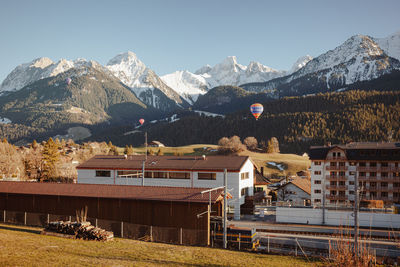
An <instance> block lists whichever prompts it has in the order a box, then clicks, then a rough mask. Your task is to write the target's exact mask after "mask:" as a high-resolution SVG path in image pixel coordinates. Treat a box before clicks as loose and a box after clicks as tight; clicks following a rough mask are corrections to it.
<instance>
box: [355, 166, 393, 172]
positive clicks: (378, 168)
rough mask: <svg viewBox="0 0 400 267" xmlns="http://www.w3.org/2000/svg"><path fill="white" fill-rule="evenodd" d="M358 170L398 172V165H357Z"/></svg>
mask: <svg viewBox="0 0 400 267" xmlns="http://www.w3.org/2000/svg"><path fill="white" fill-rule="evenodd" d="M357 171H360V172H400V167H378V166H375V167H371V166H357Z"/></svg>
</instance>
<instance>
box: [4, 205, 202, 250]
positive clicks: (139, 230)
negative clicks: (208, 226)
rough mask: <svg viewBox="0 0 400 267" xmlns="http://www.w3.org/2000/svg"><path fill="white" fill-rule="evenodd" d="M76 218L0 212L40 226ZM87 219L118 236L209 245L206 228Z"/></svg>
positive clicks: (17, 221) (13, 221) (6, 217)
mask: <svg viewBox="0 0 400 267" xmlns="http://www.w3.org/2000/svg"><path fill="white" fill-rule="evenodd" d="M74 220H75V216H68V215H55V214H43V213H32V212H17V211H6V210H3V211H1V214H0V222H3V223H9V224H17V225H27V226H38V227H45V226H46V225H47V224H48V223H49V222H51V221H74ZM87 221H89V222H90V223H91V224H92V225H94V226H96V227H100V228H102V229H105V230H107V231H112V232H113V233H114V236H116V237H122V238H129V239H136V240H142V241H152V242H161V243H168V244H180V245H190V246H192V245H193V246H205V245H207V231H205V230H196V229H185V228H174V227H160V226H151V225H141V224H133V223H128V222H120V221H111V220H103V219H97V218H87Z"/></svg>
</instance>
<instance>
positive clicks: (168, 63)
mask: <svg viewBox="0 0 400 267" xmlns="http://www.w3.org/2000/svg"><path fill="white" fill-rule="evenodd" d="M399 30H400V1H398V0H393V1H392V0H390V1H389V0H383V1H376V0H374V1H369V0H359V1H351V0H347V1H323V0H303V1H298V0H293V1H272V0H271V1H266V0H265V1H263V0H246V1H243V0H238V1H236V0H229V1H228V0H227V1H225V0H211V1H209V0H201V1H196V0H159V1H157V0H146V1H145V0H143V1H133V0H132V1H129V0H125V1H119V0H110V1H101V0H93V1H89V0H87V1H85V0H79V1H75V0H68V1H62V0H59V1H54V0H49V1H44V0H43V1H42V0H25V1H22V0H0V40H1V41H0V82H2V81H3V79H4V78H5V77H6V75H7V74H8V73H10V72H11V71H12V70H13V69H14V68H15V67H16V66H17V65H19V64H21V63H25V62H29V61H31V60H33V59H35V58H38V57H44V56H46V57H49V58H51V59H52V60H53V61H56V60H59V59H60V58H66V59H76V58H78V57H82V58H86V59H93V60H96V61H98V62H100V63H102V64H106V63H107V62H108V60H109V59H111V58H112V57H114V56H115V55H117V54H118V53H121V52H125V51H128V50H130V51H133V52H135V53H136V54H137V55H138V57H139V58H140V59H141V60H142V61H143V62H144V63H145V64H146V65H147V66H148V67H150V68H152V69H153V70H154V71H155V72H156V73H157V74H159V75H164V74H167V73H171V72H173V71H176V70H184V69H187V70H189V71H195V70H197V69H198V68H200V67H201V66H203V65H205V64H210V65H214V64H216V63H219V62H220V61H222V60H223V59H224V58H225V57H227V56H231V55H235V56H237V58H238V62H239V63H241V64H243V65H247V64H248V63H249V62H250V61H258V62H261V63H262V64H264V65H267V66H270V67H272V68H276V69H289V68H290V67H291V65H292V64H293V63H294V61H295V60H296V59H297V58H298V57H300V56H303V55H306V54H309V55H311V56H313V57H315V56H318V55H320V54H321V53H323V52H326V51H327V50H329V49H333V48H335V47H336V46H338V45H340V44H341V43H342V42H344V41H345V40H346V39H347V38H349V37H350V36H352V35H355V34H367V35H371V36H374V37H386V36H387V35H389V34H391V33H394V32H397V31H399Z"/></svg>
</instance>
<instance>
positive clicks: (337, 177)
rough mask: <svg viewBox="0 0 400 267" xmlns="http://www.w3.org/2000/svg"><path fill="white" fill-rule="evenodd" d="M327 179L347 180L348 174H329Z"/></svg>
mask: <svg viewBox="0 0 400 267" xmlns="http://www.w3.org/2000/svg"><path fill="white" fill-rule="evenodd" d="M326 180H328V181H346V180H347V176H345V175H338V176H331V175H327V176H326Z"/></svg>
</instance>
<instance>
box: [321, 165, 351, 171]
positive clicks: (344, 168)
mask: <svg viewBox="0 0 400 267" xmlns="http://www.w3.org/2000/svg"><path fill="white" fill-rule="evenodd" d="M348 169H349V168H348V167H347V166H326V170H327V171H347V170H348Z"/></svg>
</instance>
